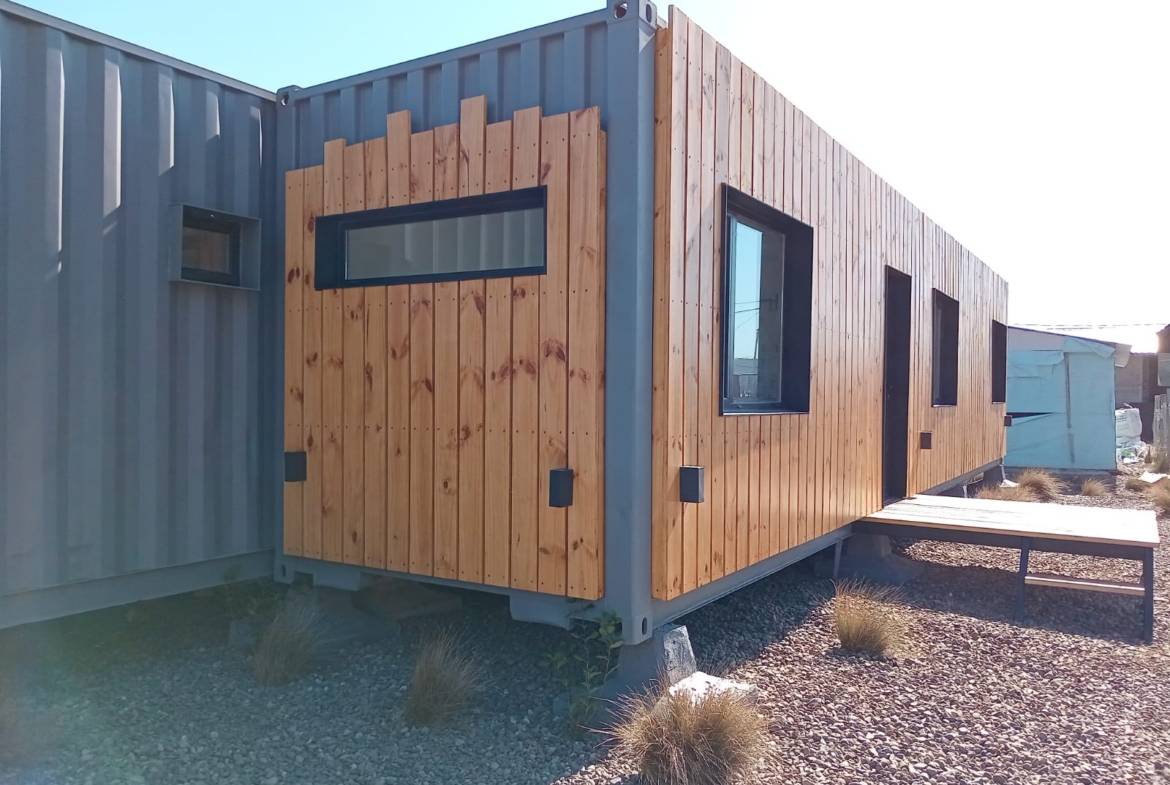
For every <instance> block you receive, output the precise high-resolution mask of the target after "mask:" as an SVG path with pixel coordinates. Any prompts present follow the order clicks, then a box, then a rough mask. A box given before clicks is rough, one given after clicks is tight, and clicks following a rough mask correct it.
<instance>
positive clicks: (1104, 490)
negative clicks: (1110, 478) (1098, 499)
mask: <svg viewBox="0 0 1170 785" xmlns="http://www.w3.org/2000/svg"><path fill="white" fill-rule="evenodd" d="M1107 495H1109V488H1108V486H1106V485H1105V483H1103V482H1101V481H1100V480H1094V479H1088V480H1085V481H1084V482H1082V483H1081V496H1107Z"/></svg>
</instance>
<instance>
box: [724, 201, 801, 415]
mask: <svg viewBox="0 0 1170 785" xmlns="http://www.w3.org/2000/svg"><path fill="white" fill-rule="evenodd" d="M720 201H721V203H722V205H721V206H722V210H723V243H722V245H723V248H722V252H721V253H722V259H721V260H720V264H721V267H722V271H723V273H722V279H721V283H722V288H723V291H722V292H721V293H720V297H721V303H722V308H723V315H724V318H723V319H721V320H720V350H719V353H720V360H721V367H720V380H719V413H720V414H721V415H737V414H807V413H808V411H809V399H810V395H809V390H810V387H811V379H812V365H811V361H812V279H813V240H814V230H813V227H811V226H809V225H808V224H806V223H804V222H802V221H800V220H798V219H796V218H793V217H792V216H791V215H787V214H785V213H783V212H781V211H779V210H777V209H776V208H774V207H772V206H771V205H768V204H765V203H764V202H761V201H760V200H759V199H756V198H754V197H752V196H749V195H747V194H745V193H744V192H742V191H740V190H738V189H736V188H733V187H732V186H730V185H728V184H727V183H724V184H723V186H722V194H721V200H720ZM737 218H738V219H740V220H741V222H743V223H746V224H748V225H749V226H754V227H756V228H758V229H761V230H765V231H775V232H779V233H781V234H783V235H784V238H785V240H784V271H783V277H782V279H781V281H782V282H781V291H780V297H781V309H780V320H781V321H780V398H779V400H774V401H762V402H761V401H754V402H751V403H738V402H736V399H734V398H732V397H731V395H730V393H731V377H732V374H731V362H730V360H731V359H732V358H731V357H729V352H728V350H729V348H731V347H730V346H729V342H730V339H731V327H730V325H731V322H732V320H731V319H730V318H728V315H729V314H731V312H732V309H733V307H734V305H733V300H734V282H733V280H732V269H731V268H732V259H731V242H730V240H729V238H730V237H731V232H732V223H733V221H735V220H736V219H737Z"/></svg>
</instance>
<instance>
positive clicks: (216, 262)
mask: <svg viewBox="0 0 1170 785" xmlns="http://www.w3.org/2000/svg"><path fill="white" fill-rule="evenodd" d="M182 277H183V278H186V279H188V280H191V281H203V282H205V283H218V284H224V285H226V286H239V285H240V222H239V221H238V220H237V219H236V218H235V217H233V216H228V215H224V214H222V213H216V212H214V211H212V210H204V209H202V208H199V207H191V206H189V205H184V206H183V237H182Z"/></svg>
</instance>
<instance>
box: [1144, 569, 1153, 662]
mask: <svg viewBox="0 0 1170 785" xmlns="http://www.w3.org/2000/svg"><path fill="white" fill-rule="evenodd" d="M1142 588H1143V589H1145V591H1146V594H1145V596H1144V597H1143V598H1142V633H1143V635H1145V638H1146V643H1153V642H1154V550H1153V549H1152V548H1151V549H1150V550H1149V552H1147V553H1146V554H1144V555H1143V556H1142Z"/></svg>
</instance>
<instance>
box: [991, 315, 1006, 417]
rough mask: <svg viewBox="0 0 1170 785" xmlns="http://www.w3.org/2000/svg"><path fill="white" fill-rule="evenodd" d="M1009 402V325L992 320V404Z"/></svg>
mask: <svg viewBox="0 0 1170 785" xmlns="http://www.w3.org/2000/svg"><path fill="white" fill-rule="evenodd" d="M1006 401H1007V325H1006V324H1003V323H1002V322H997V321H995V320H994V319H992V320H991V402H992V403H1004V402H1006Z"/></svg>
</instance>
